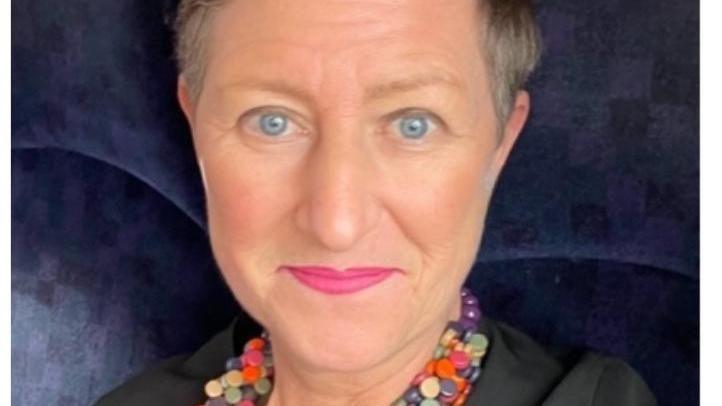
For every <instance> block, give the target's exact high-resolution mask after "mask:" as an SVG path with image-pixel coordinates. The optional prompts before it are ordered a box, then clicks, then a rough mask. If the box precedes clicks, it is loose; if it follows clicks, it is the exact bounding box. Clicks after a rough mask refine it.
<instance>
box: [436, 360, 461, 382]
mask: <svg viewBox="0 0 722 406" xmlns="http://www.w3.org/2000/svg"><path fill="white" fill-rule="evenodd" d="M434 370H435V371H436V375H438V376H439V377H440V378H451V377H452V376H454V375H455V374H456V368H454V364H452V363H451V360H449V359H448V358H441V359H439V360H437V361H436V367H435V368H434Z"/></svg>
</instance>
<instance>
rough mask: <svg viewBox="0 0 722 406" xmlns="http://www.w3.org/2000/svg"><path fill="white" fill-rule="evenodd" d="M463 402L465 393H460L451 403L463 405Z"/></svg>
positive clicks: (456, 405)
mask: <svg viewBox="0 0 722 406" xmlns="http://www.w3.org/2000/svg"><path fill="white" fill-rule="evenodd" d="M464 403H466V395H464V394H462V395H460V396H459V397H458V398H456V400H455V401H454V403H452V405H453V406H464Z"/></svg>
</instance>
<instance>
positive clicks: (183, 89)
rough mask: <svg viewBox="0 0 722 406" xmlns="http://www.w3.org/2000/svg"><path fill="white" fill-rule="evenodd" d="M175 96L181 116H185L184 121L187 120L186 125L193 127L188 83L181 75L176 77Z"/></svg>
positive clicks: (191, 102) (192, 110) (192, 108)
mask: <svg viewBox="0 0 722 406" xmlns="http://www.w3.org/2000/svg"><path fill="white" fill-rule="evenodd" d="M176 96H177V97H178V103H179V104H180V107H181V110H183V114H184V115H185V116H186V120H188V123H189V124H190V125H191V127H192V126H193V112H194V107H195V106H193V101H192V99H191V96H190V89H189V88H188V83H187V82H186V80H185V77H183V75H182V74H181V75H178V86H177V89H176Z"/></svg>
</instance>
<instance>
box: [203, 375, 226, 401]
mask: <svg viewBox="0 0 722 406" xmlns="http://www.w3.org/2000/svg"><path fill="white" fill-rule="evenodd" d="M205 390H206V395H208V397H209V398H217V397H219V396H221V395H222V394H223V386H222V385H221V383H220V382H219V381H218V380H217V379H213V380H210V381H208V383H206V387H205Z"/></svg>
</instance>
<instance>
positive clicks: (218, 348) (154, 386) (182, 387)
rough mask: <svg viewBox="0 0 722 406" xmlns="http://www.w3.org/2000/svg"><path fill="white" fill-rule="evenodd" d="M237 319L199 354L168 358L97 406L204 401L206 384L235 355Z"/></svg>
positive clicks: (104, 397) (221, 371)
mask: <svg viewBox="0 0 722 406" xmlns="http://www.w3.org/2000/svg"><path fill="white" fill-rule="evenodd" d="M237 321H238V317H236V318H235V319H233V321H232V322H231V323H230V325H229V326H228V327H227V328H226V329H224V330H223V331H221V332H219V333H218V334H216V335H215V336H214V337H213V338H211V339H210V340H209V341H208V342H207V343H205V344H204V345H203V346H202V347H201V348H200V349H199V350H198V351H196V352H195V353H193V354H183V355H178V356H175V357H172V358H168V359H166V360H163V361H161V362H159V363H158V364H156V365H155V366H153V367H151V368H149V369H147V370H145V371H143V372H141V373H140V374H138V375H136V376H134V377H132V378H131V379H129V380H128V381H126V382H125V383H123V384H122V385H120V386H118V387H117V388H115V389H113V390H112V391H110V392H108V393H106V394H105V395H103V396H102V397H101V398H100V399H98V400H97V401H96V403H95V405H96V406H120V405H159V406H160V405H168V406H171V405H192V404H198V403H201V402H203V401H204V398H203V394H204V389H203V388H204V386H205V383H206V382H207V381H208V380H209V379H212V378H214V377H216V376H218V375H220V374H221V373H223V371H224V366H225V362H226V360H227V359H228V358H229V357H231V356H233V354H234V348H233V332H234V330H235V328H236V326H237V324H238V323H237Z"/></svg>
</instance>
